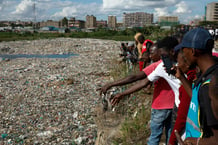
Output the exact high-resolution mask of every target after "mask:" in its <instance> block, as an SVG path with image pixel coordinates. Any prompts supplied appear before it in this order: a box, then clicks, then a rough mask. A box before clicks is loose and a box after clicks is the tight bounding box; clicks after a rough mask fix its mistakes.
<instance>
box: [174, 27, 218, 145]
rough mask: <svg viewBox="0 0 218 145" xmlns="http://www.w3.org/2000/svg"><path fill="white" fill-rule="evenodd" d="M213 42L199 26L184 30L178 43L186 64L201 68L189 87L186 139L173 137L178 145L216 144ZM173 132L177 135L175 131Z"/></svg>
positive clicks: (217, 72) (216, 70)
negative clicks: (189, 98) (190, 95)
mask: <svg viewBox="0 0 218 145" xmlns="http://www.w3.org/2000/svg"><path fill="white" fill-rule="evenodd" d="M213 45H214V41H213V39H212V37H211V35H210V34H209V32H208V31H207V30H205V29H203V28H195V29H193V30H191V31H189V32H187V33H186V34H185V35H184V37H183V40H182V42H181V44H179V47H181V48H182V51H183V53H184V57H185V59H186V61H187V62H188V64H190V65H195V66H198V67H199V69H200V71H201V76H200V77H199V78H198V79H197V81H196V82H195V84H194V86H193V87H192V99H191V103H190V106H189V112H188V117H187V121H186V139H185V141H184V142H183V141H181V139H180V138H177V139H178V142H179V143H180V144H182V145H183V144H198V145H204V144H205V145H215V144H218V117H217V112H218V108H217V106H218V101H217V98H218V96H217V89H215V88H217V77H218V76H217V75H218V64H217V62H216V61H215V59H214V57H213V56H212V48H213ZM181 81H182V83H183V85H184V84H187V85H186V87H187V88H188V87H189V85H188V83H187V80H185V79H184V78H183V79H181ZM184 87H185V86H184ZM186 87H185V88H186ZM187 92H189V90H187ZM176 135H177V137H178V133H177V132H176Z"/></svg>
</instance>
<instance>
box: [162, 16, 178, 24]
mask: <svg viewBox="0 0 218 145" xmlns="http://www.w3.org/2000/svg"><path fill="white" fill-rule="evenodd" d="M158 24H159V25H160V26H173V25H178V24H179V19H178V17H177V16H160V17H158Z"/></svg>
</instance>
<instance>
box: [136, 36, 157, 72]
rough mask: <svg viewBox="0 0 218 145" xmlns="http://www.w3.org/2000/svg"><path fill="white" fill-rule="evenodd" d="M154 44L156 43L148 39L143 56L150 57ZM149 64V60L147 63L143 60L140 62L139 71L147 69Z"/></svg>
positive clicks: (143, 47)
mask: <svg viewBox="0 0 218 145" xmlns="http://www.w3.org/2000/svg"><path fill="white" fill-rule="evenodd" d="M153 44H154V43H153V42H152V41H151V40H149V39H146V40H145V41H144V43H143V45H142V55H143V54H144V56H149V52H150V51H149V49H150V47H151V46H152V45H153ZM142 57H143V56H142ZM149 62H150V60H149V59H147V60H146V61H143V60H141V61H139V70H140V71H142V70H143V68H145V67H146V66H147V65H148V63H149Z"/></svg>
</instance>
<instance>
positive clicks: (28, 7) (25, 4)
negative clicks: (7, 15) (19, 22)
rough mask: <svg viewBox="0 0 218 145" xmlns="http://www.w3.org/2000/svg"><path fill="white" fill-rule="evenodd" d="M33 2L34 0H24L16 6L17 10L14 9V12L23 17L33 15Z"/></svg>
mask: <svg viewBox="0 0 218 145" xmlns="http://www.w3.org/2000/svg"><path fill="white" fill-rule="evenodd" d="M33 4H34V3H33V1H32V0H22V1H21V3H20V4H18V5H17V6H16V10H15V11H13V12H12V14H14V15H18V16H22V17H30V16H33V14H34V13H33Z"/></svg>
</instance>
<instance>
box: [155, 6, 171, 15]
mask: <svg viewBox="0 0 218 145" xmlns="http://www.w3.org/2000/svg"><path fill="white" fill-rule="evenodd" d="M154 10H155V13H154V15H155V16H157V17H158V16H169V12H168V8H167V7H165V8H155V9H154Z"/></svg>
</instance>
